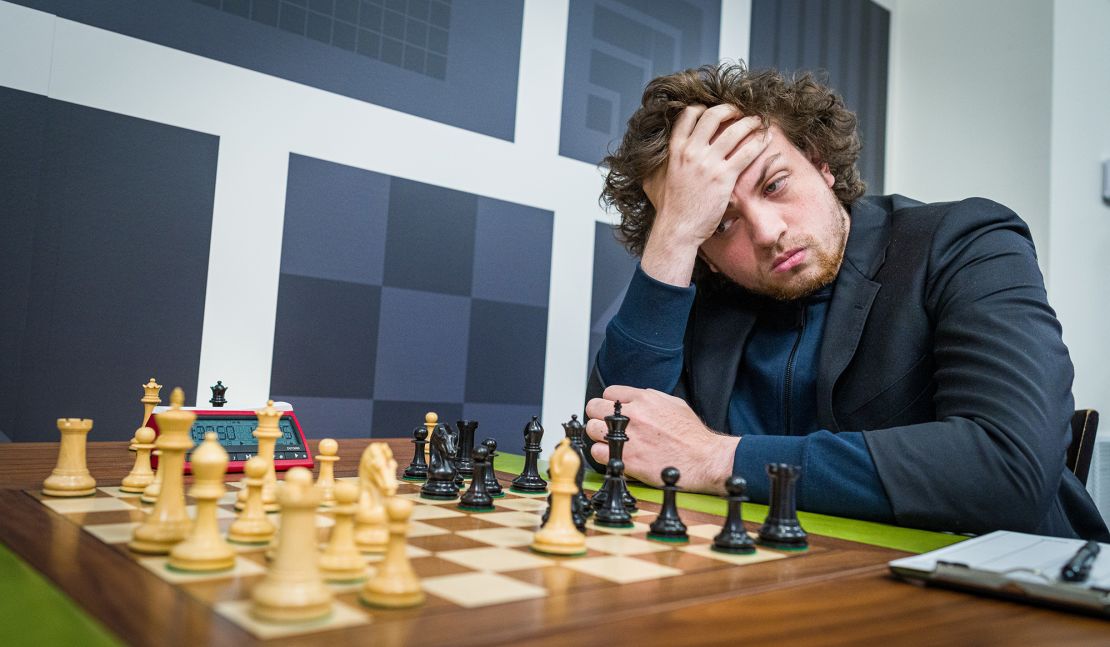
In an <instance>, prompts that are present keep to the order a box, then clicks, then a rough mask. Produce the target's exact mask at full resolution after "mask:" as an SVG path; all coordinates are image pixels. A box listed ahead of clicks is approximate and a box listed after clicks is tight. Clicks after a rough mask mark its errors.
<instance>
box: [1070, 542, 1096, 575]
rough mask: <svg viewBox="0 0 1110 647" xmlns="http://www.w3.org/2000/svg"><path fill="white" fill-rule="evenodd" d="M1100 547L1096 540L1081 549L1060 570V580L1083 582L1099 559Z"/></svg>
mask: <svg viewBox="0 0 1110 647" xmlns="http://www.w3.org/2000/svg"><path fill="white" fill-rule="evenodd" d="M1098 551H1099V545H1098V542H1097V541H1095V540H1094V539H1092V540H1090V541H1088V542H1087V543H1085V544H1083V545H1082V546H1080V547H1079V550H1078V551H1077V552H1076V553H1075V557H1072V558H1071V559H1069V560H1068V563H1067V564H1064V567H1063V568H1061V569H1060V579H1062V580H1064V581H1065V582H1082V581H1084V580H1086V579H1087V576H1088V575H1089V574H1090V573H1091V567H1092V566H1094V563H1095V558H1096V557H1098Z"/></svg>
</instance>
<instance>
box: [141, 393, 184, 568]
mask: <svg viewBox="0 0 1110 647" xmlns="http://www.w3.org/2000/svg"><path fill="white" fill-rule="evenodd" d="M184 403H185V392H184V391H182V390H181V387H178V388H175V389H174V390H173V394H172V395H171V396H170V408H169V409H168V410H167V411H163V412H162V413H159V414H156V415H155V418H156V419H157V420H158V429H159V431H160V434H159V436H158V440H157V441H155V445H156V446H157V447H158V449H159V451H161V452H162V457H161V459H160V460H159V461H158V473H159V474H161V475H162V490H161V492H160V493H159V494H158V501H157V502H156V503H155V504H154V509H153V510H151V511H150V514H149V515H148V516H147V518H146V522H145V523H143V524H142V525H140V526H139V527H138V528H135V532H134V534H133V535H132V538H131V543H129V544H128V545H127V546H128V548H130V549H131V550H133V551H135V552H137V553H148V554H152V555H165V554H167V553H169V552H170V549H171V548H173V546H174V544H176V543H178V542H179V541H181V540H182V539H185V535H186V534H187V533H188V532H189V526H190V521H189V515H188V514H186V512H185V484H184V472H185V452H186V451H188V450H189V449H191V448H192V447H193V440H192V438H190V437H189V428H190V427H192V426H193V421H194V420H196V417H197V414H195V413H193V412H192V411H186V410H184V409H182V408H181V406H182V405H183V404H184Z"/></svg>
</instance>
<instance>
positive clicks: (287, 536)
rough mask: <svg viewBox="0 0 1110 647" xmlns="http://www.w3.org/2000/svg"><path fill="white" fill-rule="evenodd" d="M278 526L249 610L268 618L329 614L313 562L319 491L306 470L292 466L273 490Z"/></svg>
mask: <svg viewBox="0 0 1110 647" xmlns="http://www.w3.org/2000/svg"><path fill="white" fill-rule="evenodd" d="M278 502H279V503H280V505H281V530H280V531H279V535H278V549H277V555H276V556H275V557H274V562H273V564H272V565H271V566H270V570H269V571H267V572H266V577H265V578H264V579H263V580H262V581H261V582H259V583H258V584H257V585H256V586H255V587H254V590H253V591H251V614H252V615H254V617H256V618H258V619H259V620H266V621H270V622H306V621H309V620H316V619H318V618H323V617H325V616H327V615H328V614H329V613H331V603H332V594H331V591H330V590H329V589H328V588H327V586H326V585H325V584H324V580H323V579H322V578H321V577H320V570H319V568H318V566H317V562H318V560H319V558H318V553H319V549H318V547H317V545H316V508H317V506H319V505H320V493H319V492H318V491H317V490H316V488H314V487H313V486H312V472H310V471H308V470H307V469H305V468H303V467H294V468H293V469H291V470H289V472H288V473H287V474H286V476H285V486H284V487H282V488H281V489H280V490H279V492H278Z"/></svg>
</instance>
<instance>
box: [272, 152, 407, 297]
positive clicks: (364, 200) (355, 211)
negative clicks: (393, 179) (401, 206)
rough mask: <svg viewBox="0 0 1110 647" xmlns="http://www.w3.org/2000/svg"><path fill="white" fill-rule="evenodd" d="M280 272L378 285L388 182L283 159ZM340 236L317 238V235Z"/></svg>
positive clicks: (308, 160)
mask: <svg viewBox="0 0 1110 647" xmlns="http://www.w3.org/2000/svg"><path fill="white" fill-rule="evenodd" d="M286 196H287V197H286V212H287V213H288V214H289V215H287V217H286V221H285V233H284V235H283V236H282V242H281V267H282V271H284V272H288V273H289V274H298V275H301V276H314V277H317V278H322V279H335V280H337V281H347V282H350V283H365V284H367V285H381V283H382V272H383V271H384V269H385V229H386V220H385V219H384V218H375V217H374V214H381V213H385V212H386V210H387V209H388V208H389V178H387V177H386V176H384V175H377V174H374V173H364V172H362V171H359V170H357V169H353V168H350V167H346V166H335V165H328V166H325V165H321V164H320V163H319V162H317V161H316V160H313V159H312V158H308V157H302V156H301V155H290V156H289V179H288V183H287V186H286ZM321 230H323V231H342V232H343V235H342V236H332V237H326V238H325V237H322V236H317V235H316V232H318V231H321Z"/></svg>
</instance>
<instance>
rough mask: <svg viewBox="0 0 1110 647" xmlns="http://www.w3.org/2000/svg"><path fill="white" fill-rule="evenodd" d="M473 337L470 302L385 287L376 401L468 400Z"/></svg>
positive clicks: (434, 294)
mask: <svg viewBox="0 0 1110 647" xmlns="http://www.w3.org/2000/svg"><path fill="white" fill-rule="evenodd" d="M475 333H476V334H481V332H479V331H475ZM469 337H470V299H469V298H467V297H461V296H455V295H451V294H440V293H438V292H426V291H421V290H404V289H400V288H392V287H387V288H383V289H382V314H381V327H380V329H379V331H378V340H379V341H378V380H377V386H376V388H375V389H374V398H375V399H376V400H409V401H412V402H419V401H421V400H434V401H441V402H462V401H463V394H464V392H465V390H466V361H467V356H466V344H467V339H468V338H469Z"/></svg>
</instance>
